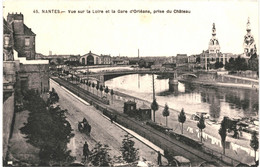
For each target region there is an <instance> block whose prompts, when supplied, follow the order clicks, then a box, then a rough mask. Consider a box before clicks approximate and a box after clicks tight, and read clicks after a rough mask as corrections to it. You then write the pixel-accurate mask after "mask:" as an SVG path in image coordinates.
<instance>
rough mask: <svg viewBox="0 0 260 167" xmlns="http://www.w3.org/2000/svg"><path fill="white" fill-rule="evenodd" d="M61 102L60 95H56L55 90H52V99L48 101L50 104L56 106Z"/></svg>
mask: <svg viewBox="0 0 260 167" xmlns="http://www.w3.org/2000/svg"><path fill="white" fill-rule="evenodd" d="M57 102H59V95H58V94H57V93H56V91H55V89H54V88H52V91H51V92H50V97H49V99H48V104H50V105H51V104H55V103H57Z"/></svg>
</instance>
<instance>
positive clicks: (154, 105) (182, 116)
mask: <svg viewBox="0 0 260 167" xmlns="http://www.w3.org/2000/svg"><path fill="white" fill-rule="evenodd" d="M158 108H159V106H158V103H157V102H156V99H155V100H153V102H152V104H151V109H152V110H153V115H154V122H155V111H157V110H158ZM162 115H163V116H164V117H166V126H168V121H167V117H168V116H169V115H170V112H169V107H168V105H167V104H165V107H164V109H163V112H162ZM178 121H179V122H180V123H181V124H182V128H181V133H182V134H183V124H184V122H185V121H186V115H185V112H184V109H183V108H182V110H181V112H180V113H179V115H178ZM227 124H228V123H227V120H225V118H224V119H223V120H222V122H221V126H220V129H219V131H218V133H219V135H220V137H221V143H222V147H223V154H225V143H226V136H227V129H228V126H227ZM197 127H198V128H199V130H200V141H201V142H202V139H203V138H202V131H203V129H205V128H206V125H205V119H204V117H203V115H201V117H200V119H199V121H198V123H197ZM250 146H251V147H252V148H253V149H254V151H255V159H256V151H257V150H258V147H259V142H258V137H257V133H256V132H253V133H252V136H251V141H250Z"/></svg>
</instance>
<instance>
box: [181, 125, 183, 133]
mask: <svg viewBox="0 0 260 167" xmlns="http://www.w3.org/2000/svg"><path fill="white" fill-rule="evenodd" d="M181 134H183V123H181Z"/></svg>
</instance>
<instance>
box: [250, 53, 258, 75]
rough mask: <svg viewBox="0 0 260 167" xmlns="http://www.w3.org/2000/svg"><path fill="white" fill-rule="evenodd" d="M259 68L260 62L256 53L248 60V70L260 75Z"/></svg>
mask: <svg viewBox="0 0 260 167" xmlns="http://www.w3.org/2000/svg"><path fill="white" fill-rule="evenodd" d="M258 67H259V62H258V58H257V55H256V53H255V54H253V55H252V56H251V57H250V59H249V60H248V68H249V69H250V70H252V71H257V75H259V74H258Z"/></svg>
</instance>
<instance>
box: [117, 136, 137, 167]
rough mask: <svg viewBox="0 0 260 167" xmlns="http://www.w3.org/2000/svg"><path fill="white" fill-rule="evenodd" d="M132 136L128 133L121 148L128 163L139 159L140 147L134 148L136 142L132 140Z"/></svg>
mask: <svg viewBox="0 0 260 167" xmlns="http://www.w3.org/2000/svg"><path fill="white" fill-rule="evenodd" d="M132 138H133V137H130V136H129V135H128V134H126V135H125V138H124V139H123V141H122V147H121V149H120V150H121V152H122V157H123V159H124V160H125V161H126V162H127V163H131V162H135V161H137V160H138V159H139V157H138V149H136V148H134V144H135V142H134V141H133V140H131V139H132Z"/></svg>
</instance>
